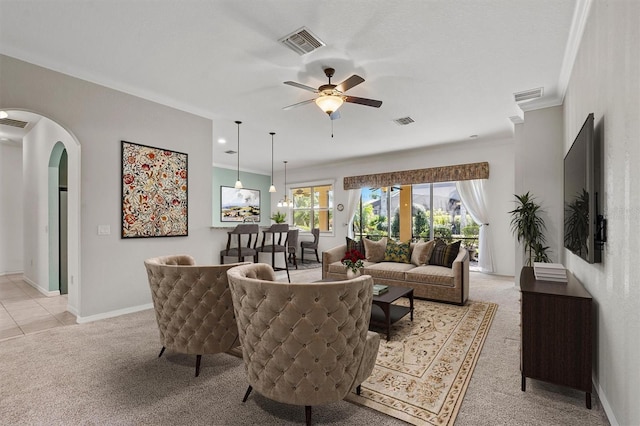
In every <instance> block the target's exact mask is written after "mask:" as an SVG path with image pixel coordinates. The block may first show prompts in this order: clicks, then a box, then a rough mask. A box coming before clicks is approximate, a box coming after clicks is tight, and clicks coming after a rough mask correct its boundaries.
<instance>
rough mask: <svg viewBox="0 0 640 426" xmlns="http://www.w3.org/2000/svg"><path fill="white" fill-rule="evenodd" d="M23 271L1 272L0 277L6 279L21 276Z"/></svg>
mask: <svg viewBox="0 0 640 426" xmlns="http://www.w3.org/2000/svg"><path fill="white" fill-rule="evenodd" d="M22 273H23V271H4V272H0V277H4V276H5V275H20V274H22Z"/></svg>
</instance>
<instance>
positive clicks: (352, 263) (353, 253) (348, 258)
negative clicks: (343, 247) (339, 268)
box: [341, 249, 365, 272]
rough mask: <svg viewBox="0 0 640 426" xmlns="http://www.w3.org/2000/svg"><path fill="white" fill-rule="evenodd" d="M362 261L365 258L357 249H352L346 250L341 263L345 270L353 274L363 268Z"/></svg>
mask: <svg viewBox="0 0 640 426" xmlns="http://www.w3.org/2000/svg"><path fill="white" fill-rule="evenodd" d="M363 259H365V257H364V256H363V255H362V253H360V251H359V250H358V249H353V250H347V252H346V253H345V254H344V257H343V258H342V260H341V262H342V264H343V265H345V266H346V267H347V268H349V269H351V270H352V271H354V272H355V271H356V270H357V269H360V268H362V267H363V266H364V262H362V260H363Z"/></svg>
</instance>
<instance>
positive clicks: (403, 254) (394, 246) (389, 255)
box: [383, 240, 411, 263]
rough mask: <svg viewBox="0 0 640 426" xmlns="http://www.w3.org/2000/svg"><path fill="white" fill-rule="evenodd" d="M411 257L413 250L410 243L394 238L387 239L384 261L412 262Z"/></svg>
mask: <svg viewBox="0 0 640 426" xmlns="http://www.w3.org/2000/svg"><path fill="white" fill-rule="evenodd" d="M410 259H411V251H410V248H409V243H401V242H395V241H393V240H389V241H387V248H386V249H385V251H384V260H383V262H399V263H410V261H411V260H410Z"/></svg>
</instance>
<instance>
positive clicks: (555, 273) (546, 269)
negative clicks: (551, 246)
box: [533, 262, 568, 283]
mask: <svg viewBox="0 0 640 426" xmlns="http://www.w3.org/2000/svg"><path fill="white" fill-rule="evenodd" d="M533 273H534V274H535V276H536V279H537V280H541V281H557V282H562V283H566V282H567V281H568V278H567V270H566V269H565V268H564V266H563V265H562V264H561V263H542V262H534V263H533Z"/></svg>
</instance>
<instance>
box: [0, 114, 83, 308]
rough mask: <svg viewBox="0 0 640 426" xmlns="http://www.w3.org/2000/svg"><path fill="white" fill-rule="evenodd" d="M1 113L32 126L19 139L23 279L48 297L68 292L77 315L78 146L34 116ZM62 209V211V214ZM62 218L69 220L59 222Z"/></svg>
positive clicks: (63, 132) (68, 134)
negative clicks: (17, 118)
mask: <svg viewBox="0 0 640 426" xmlns="http://www.w3.org/2000/svg"><path fill="white" fill-rule="evenodd" d="M2 110H4V111H7V112H8V113H9V115H10V117H13V116H16V117H20V116H24V117H25V121H32V122H33V123H35V124H32V125H31V126H27V128H26V129H25V130H26V131H25V132H24V134H23V135H22V136H21V137H22V159H23V161H22V167H21V170H22V175H23V183H22V184H23V193H24V194H25V196H24V197H23V200H24V205H23V246H24V248H23V252H24V256H23V259H22V263H23V265H24V266H23V275H24V279H25V281H27V282H29V283H30V284H31V285H33V286H35V287H37V288H38V289H39V290H40V291H41V292H42V293H45V294H48V295H55V294H58V292H59V291H60V290H62V291H63V292H64V291H67V292H68V297H67V300H68V306H67V310H68V311H69V312H71V313H73V314H74V315H76V316H77V315H79V313H80V303H81V297H80V294H81V276H80V225H81V224H80V143H79V142H78V140H77V138H76V137H75V136H74V135H73V134H72V133H71V132H70V131H69V130H67V129H65V128H64V127H63V126H62V125H60V124H58V123H57V122H55V121H54V120H52V119H50V118H48V117H46V116H44V115H42V114H40V113H38V112H35V111H27V110H22V109H17V108H2ZM18 167H19V166H18ZM65 189H66V191H65ZM65 200H66V201H65ZM61 206H62V207H63V208H64V207H65V206H66V209H64V211H61V210H60V207H61ZM61 215H62V216H66V217H67V220H66V221H63V222H62V223H61V222H60V218H61ZM65 224H66V230H65V229H64V228H65ZM60 244H63V246H62V247H61V246H60ZM65 255H66V256H65ZM65 257H66V260H65ZM61 274H62V275H61ZM65 277H66V279H65ZM65 283H66V285H65ZM65 287H66V288H65Z"/></svg>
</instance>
